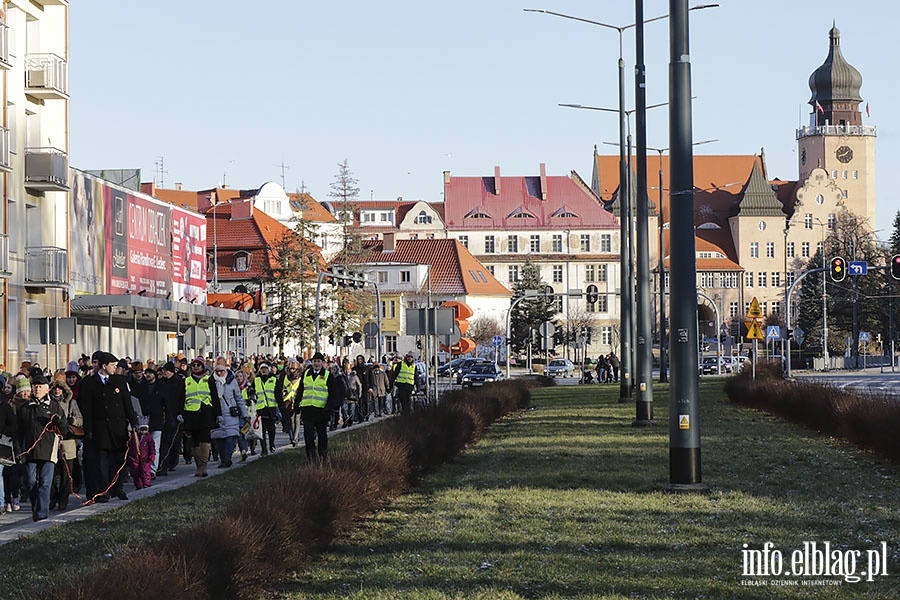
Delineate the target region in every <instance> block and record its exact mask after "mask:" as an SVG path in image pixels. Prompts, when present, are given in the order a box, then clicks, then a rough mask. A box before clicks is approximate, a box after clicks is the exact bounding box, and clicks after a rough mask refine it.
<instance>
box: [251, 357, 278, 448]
mask: <svg viewBox="0 0 900 600" xmlns="http://www.w3.org/2000/svg"><path fill="white" fill-rule="evenodd" d="M277 382H278V378H277V377H276V375H275V374H274V373H272V371H271V366H270V364H269V361H265V360H264V361H262V362H260V363H259V373H258V374H257V376H256V377H254V379H253V387H254V389H255V390H256V414H257V415H258V416H259V417H260V419H261V421H262V434H263V439H262V455H263V456H268V454H269V452H272V453H274V452H275V423H277V422H278V421H280V420H281V417H282V414H281V411H280V410H279V408H278V401H277V400H275V385H276V383H277Z"/></svg>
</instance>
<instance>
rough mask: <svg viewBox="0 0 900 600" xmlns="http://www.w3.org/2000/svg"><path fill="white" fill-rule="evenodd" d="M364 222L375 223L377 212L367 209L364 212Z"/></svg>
mask: <svg viewBox="0 0 900 600" xmlns="http://www.w3.org/2000/svg"><path fill="white" fill-rule="evenodd" d="M362 217H363V218H362V220H363V223H374V222H375V213H373V212H369V211H365V212H363V214H362Z"/></svg>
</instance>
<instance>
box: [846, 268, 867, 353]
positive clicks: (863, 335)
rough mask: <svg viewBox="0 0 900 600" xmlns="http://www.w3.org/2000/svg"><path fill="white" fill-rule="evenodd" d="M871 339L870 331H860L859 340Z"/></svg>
mask: <svg viewBox="0 0 900 600" xmlns="http://www.w3.org/2000/svg"><path fill="white" fill-rule="evenodd" d="M851 264H852V263H851ZM870 339H871V338H870V336H869V332H868V331H860V332H859V341H861V342H868V341H869V340H870Z"/></svg>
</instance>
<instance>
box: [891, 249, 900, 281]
mask: <svg viewBox="0 0 900 600" xmlns="http://www.w3.org/2000/svg"><path fill="white" fill-rule="evenodd" d="M891 277H893V278H894V279H900V254H895V255H893V256H892V257H891Z"/></svg>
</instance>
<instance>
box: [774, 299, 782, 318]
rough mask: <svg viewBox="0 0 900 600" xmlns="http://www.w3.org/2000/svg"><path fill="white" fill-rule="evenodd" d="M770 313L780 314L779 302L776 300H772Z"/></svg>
mask: <svg viewBox="0 0 900 600" xmlns="http://www.w3.org/2000/svg"><path fill="white" fill-rule="evenodd" d="M772 314H773V315H780V314H781V302H780V301H778V300H774V301H773V302H772Z"/></svg>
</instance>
